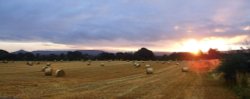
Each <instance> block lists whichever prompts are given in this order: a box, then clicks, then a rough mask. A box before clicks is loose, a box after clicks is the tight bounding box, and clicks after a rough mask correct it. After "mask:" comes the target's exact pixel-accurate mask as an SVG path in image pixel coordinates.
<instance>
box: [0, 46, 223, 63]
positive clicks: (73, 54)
mask: <svg viewBox="0 0 250 99" xmlns="http://www.w3.org/2000/svg"><path fill="white" fill-rule="evenodd" d="M223 55H224V54H222V53H221V52H219V51H218V50H217V49H210V50H209V51H208V53H206V54H205V53H203V52H202V51H200V52H199V53H198V54H196V55H194V54H192V53H189V52H173V53H171V54H169V55H162V56H156V55H154V53H153V51H151V50H149V49H147V48H141V49H139V50H138V51H135V52H117V53H108V52H103V53H100V54H98V55H95V56H94V55H89V54H82V53H81V52H79V51H69V52H67V53H66V54H63V53H62V54H59V55H56V54H49V55H41V54H33V53H31V52H26V53H9V52H8V51H5V50H0V60H15V61H42V60H46V61H54V60H57V61H59V60H65V61H76V60H199V59H219V58H221V57H222V56H223Z"/></svg>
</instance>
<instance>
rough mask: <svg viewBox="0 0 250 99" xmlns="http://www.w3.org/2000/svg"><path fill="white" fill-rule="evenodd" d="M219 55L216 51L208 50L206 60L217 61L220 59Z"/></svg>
mask: <svg viewBox="0 0 250 99" xmlns="http://www.w3.org/2000/svg"><path fill="white" fill-rule="evenodd" d="M220 54H221V53H220V52H219V51H218V50H217V49H212V48H210V49H209V50H208V58H209V59H218V58H220Z"/></svg>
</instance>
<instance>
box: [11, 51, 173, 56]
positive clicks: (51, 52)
mask: <svg viewBox="0 0 250 99" xmlns="http://www.w3.org/2000/svg"><path fill="white" fill-rule="evenodd" d="M68 51H79V52H81V53H82V54H89V55H93V56H96V55H98V54H100V53H103V52H105V51H102V50H52V51H51V50H37V51H32V52H31V53H33V54H40V55H50V54H55V55H60V54H67V52H68ZM28 52H29V51H25V50H18V51H16V52H12V53H13V54H19V53H28ZM111 53H116V52H111ZM154 54H155V56H162V55H169V54H171V52H154Z"/></svg>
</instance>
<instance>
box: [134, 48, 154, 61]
mask: <svg viewBox="0 0 250 99" xmlns="http://www.w3.org/2000/svg"><path fill="white" fill-rule="evenodd" d="M134 56H135V58H136V59H138V60H154V59H155V55H154V53H153V52H152V51H150V50H148V49H146V48H141V49H139V50H138V51H136V52H135V53H134Z"/></svg>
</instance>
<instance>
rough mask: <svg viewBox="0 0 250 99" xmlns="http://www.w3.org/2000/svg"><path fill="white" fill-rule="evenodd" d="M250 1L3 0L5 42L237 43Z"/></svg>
mask: <svg viewBox="0 0 250 99" xmlns="http://www.w3.org/2000/svg"><path fill="white" fill-rule="evenodd" d="M249 4H250V0H60V1H58V0H0V34H1V35H0V45H1V46H2V47H4V48H3V49H7V50H10V51H14V50H18V49H26V50H37V49H104V50H134V49H137V48H140V47H148V48H151V49H153V50H159V51H175V50H179V49H181V50H185V49H183V47H181V46H182V45H183V44H184V43H185V41H187V40H189V39H195V40H196V41H204V40H205V39H207V38H214V39H223V40H228V39H231V40H232V39H233V40H232V42H228V43H225V44H227V45H237V44H239V43H240V42H242V41H244V40H248V39H249V38H250V36H249V35H250V6H249ZM239 37H241V38H240V39H239ZM235 39H237V40H235ZM38 43H39V44H38ZM36 45H37V46H36ZM38 45H39V46H38ZM184 45H185V44H184ZM33 46H34V47H33ZM211 47H213V46H211ZM178 48H179V49H178ZM228 48H236V47H228Z"/></svg>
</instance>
